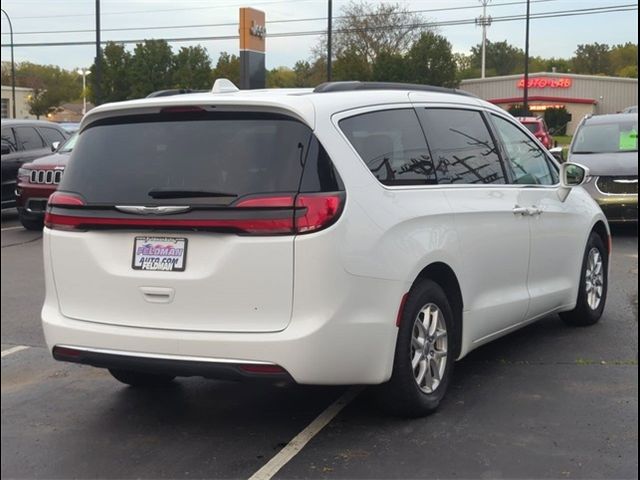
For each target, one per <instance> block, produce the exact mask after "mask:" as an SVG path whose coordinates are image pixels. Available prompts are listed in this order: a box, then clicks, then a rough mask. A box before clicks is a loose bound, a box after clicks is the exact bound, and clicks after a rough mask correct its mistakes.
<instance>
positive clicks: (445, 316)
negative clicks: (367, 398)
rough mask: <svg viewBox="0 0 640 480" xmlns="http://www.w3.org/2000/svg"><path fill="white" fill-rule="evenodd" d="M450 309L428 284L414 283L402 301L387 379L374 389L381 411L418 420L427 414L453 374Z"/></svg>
mask: <svg viewBox="0 0 640 480" xmlns="http://www.w3.org/2000/svg"><path fill="white" fill-rule="evenodd" d="M453 332H454V317H453V310H452V309H451V306H450V305H449V301H448V299H447V296H446V294H445V293H444V291H443V290H442V288H441V287H440V286H439V285H438V284H437V283H435V282H433V281H431V280H425V281H423V282H421V283H419V284H418V285H415V286H414V287H413V288H412V289H411V292H410V293H409V297H408V299H407V302H406V303H405V308H404V311H403V312H402V319H401V323H400V329H399V331H398V340H397V344H396V354H395V359H394V364H393V373H392V375H391V379H390V380H389V382H387V383H386V384H384V385H382V386H381V387H380V389H381V394H382V400H383V407H384V408H385V409H387V410H389V411H390V412H391V413H394V414H397V415H401V416H408V417H418V416H423V415H427V414H429V413H432V412H433V411H435V410H436V409H437V408H438V405H439V404H440V401H441V400H442V398H443V397H444V395H445V393H446V390H447V387H448V385H449V380H450V378H451V375H452V373H453V362H454V360H455V359H454V357H453V352H454V351H455V348H454V345H453V341H454V340H453V339H454V335H453Z"/></svg>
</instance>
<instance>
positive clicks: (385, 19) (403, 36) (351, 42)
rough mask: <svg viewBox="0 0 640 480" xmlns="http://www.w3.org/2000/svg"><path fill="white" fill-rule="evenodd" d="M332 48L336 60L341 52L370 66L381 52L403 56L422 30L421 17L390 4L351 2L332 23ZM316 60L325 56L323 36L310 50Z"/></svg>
mask: <svg viewBox="0 0 640 480" xmlns="http://www.w3.org/2000/svg"><path fill="white" fill-rule="evenodd" d="M334 28H335V31H334V35H333V48H334V55H335V56H336V59H338V58H340V57H343V56H344V54H345V52H350V53H349V55H350V56H351V55H356V56H357V57H358V58H364V59H365V60H366V61H367V62H368V63H370V64H372V63H373V62H374V61H375V59H376V58H377V57H378V55H380V54H381V53H382V52H385V53H389V54H400V55H402V54H405V53H406V52H407V51H408V50H409V48H410V47H411V45H412V44H413V43H414V42H415V41H416V40H417V39H418V37H419V36H420V34H421V33H422V32H424V31H426V27H425V26H424V20H423V18H422V16H421V15H419V14H416V13H413V12H411V11H409V10H408V9H407V8H405V7H404V6H402V5H400V4H397V3H393V4H388V3H381V4H378V5H374V4H371V3H368V2H366V1H359V2H356V1H351V2H350V3H349V4H347V5H346V6H345V7H343V8H342V12H341V15H340V17H339V18H338V20H337V21H336V23H335V27H334ZM314 50H315V51H314V53H315V54H316V56H317V57H322V56H325V55H326V51H327V48H326V37H325V38H322V39H321V40H320V42H319V44H318V45H317V46H316V48H315V49H314Z"/></svg>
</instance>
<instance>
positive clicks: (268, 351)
mask: <svg viewBox="0 0 640 480" xmlns="http://www.w3.org/2000/svg"><path fill="white" fill-rule="evenodd" d="M45 269H46V267H45ZM48 274H49V272H45V275H48ZM49 280H51V278H49V279H48V280H47V282H49ZM357 284H359V285H360V287H357V288H355V289H353V290H352V292H351V294H350V295H349V296H350V297H351V298H352V299H353V300H354V301H355V303H351V301H349V302H347V303H346V304H342V305H337V306H336V305H334V308H333V309H332V310H333V312H332V314H330V315H326V313H325V314H323V313H321V312H318V311H307V312H306V313H304V314H302V313H301V314H300V315H298V316H294V317H293V318H292V320H291V322H290V324H289V326H288V327H287V328H286V329H285V330H282V331H279V332H268V333H225V332H202V331H182V330H181V331H178V330H167V329H151V328H138V327H126V326H119V325H107V324H103V323H95V322H88V321H82V320H74V319H70V318H68V317H65V316H64V315H62V314H61V313H60V310H59V308H58V304H57V299H56V298H55V294H54V293H53V292H52V291H51V290H50V289H49V288H48V291H47V298H46V300H45V304H44V306H43V309H42V324H43V329H44V335H45V339H46V342H47V345H48V347H49V350H50V351H53V349H54V347H56V346H67V347H71V348H80V349H84V350H88V351H96V352H100V351H107V352H114V351H115V352H117V355H119V358H114V357H108V358H107V357H102V356H100V357H96V356H94V355H87V356H86V357H83V358H82V359H81V360H82V361H80V363H87V364H89V365H94V366H98V367H112V366H114V365H113V364H112V363H111V361H112V360H117V362H118V367H119V368H130V369H138V368H140V367H141V366H145V368H146V364H147V363H146V362H151V363H153V365H154V367H155V366H157V367H160V369H161V367H164V366H167V364H166V363H164V361H163V360H164V359H177V360H184V359H186V360H187V361H192V359H194V358H197V359H200V360H197V361H196V363H195V364H194V363H190V364H184V365H182V366H180V368H179V369H178V370H177V372H178V373H176V375H188V376H191V375H200V376H205V377H214V378H230V372H229V368H228V366H229V365H228V364H235V365H240V364H255V363H257V364H267V365H278V366H280V367H282V368H283V369H284V370H285V371H286V372H288V374H289V375H290V378H291V379H293V381H295V382H297V383H300V384H311V385H352V384H379V383H382V382H385V381H387V380H388V379H389V378H390V376H391V370H392V368H393V357H394V351H395V342H396V335H397V328H396V326H395V316H396V313H397V312H396V310H397V305H396V303H397V302H396V301H395V298H394V299H393V300H391V296H393V297H395V295H393V294H392V295H391V296H390V294H389V292H394V290H398V291H399V290H400V289H401V288H402V287H401V286H400V285H397V284H395V283H394V284H393V285H390V284H389V283H387V282H382V281H380V280H373V279H371V280H368V279H360V281H359V282H357ZM374 284H375V285H376V287H377V288H375V289H373V286H374ZM383 284H384V285H383ZM361 289H362V290H363V292H369V295H368V298H369V301H368V302H366V303H365V302H363V300H362V297H363V295H364V293H363V292H361V293H360V294H358V293H356V291H355V290H361ZM323 298H324V300H325V302H327V303H329V302H330V299H331V297H325V296H323ZM398 298H400V295H398ZM358 305H360V306H358ZM363 305H364V306H363ZM140 358H145V360H144V361H141V360H140ZM59 359H60V360H68V359H65V358H59ZM202 359H205V360H206V362H207V365H206V367H207V368H206V369H204V370H203V369H201V365H198V364H197V362H198V361H201V360H202ZM221 359H222V360H223V361H222V362H221V361H220V360H221ZM107 360H108V362H107ZM75 361H78V360H75ZM215 363H225V364H227V365H225V366H224V368H223V369H219V368H212V364H215ZM170 366H171V370H170V371H171V372H174V371H175V370H174V366H175V365H170ZM183 367H184V368H185V369H184V370H182V368H183ZM156 371H157V370H156ZM231 373H233V372H231ZM231 376H233V375H231ZM243 378H245V377H243Z"/></svg>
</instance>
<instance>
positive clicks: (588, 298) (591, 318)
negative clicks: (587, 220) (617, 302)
mask: <svg viewBox="0 0 640 480" xmlns="http://www.w3.org/2000/svg"><path fill="white" fill-rule="evenodd" d="M608 271H609V252H608V251H607V249H606V247H605V245H604V242H603V241H602V238H600V236H599V235H597V234H596V233H592V234H591V236H590V237H589V241H588V243H587V248H586V250H585V252H584V258H583V260H582V274H581V275H580V290H579V291H578V303H577V304H576V308H575V309H573V310H572V311H570V312H564V313H561V314H560V317H561V318H562V320H564V322H565V323H567V324H568V325H574V326H580V327H584V326H588V325H593V324H594V323H596V322H597V321H598V320H600V317H602V312H603V311H604V306H605V303H606V300H607V288H608V283H609V278H608Z"/></svg>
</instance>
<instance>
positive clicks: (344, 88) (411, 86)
mask: <svg viewBox="0 0 640 480" xmlns="http://www.w3.org/2000/svg"><path fill="white" fill-rule="evenodd" d="M355 90H415V91H419V92H438V93H453V94H456V95H464V96H466V97H474V98H477V97H476V96H475V95H474V94H472V93H469V92H465V91H464V90H458V89H457V88H446V87H434V86H432V85H418V84H415V83H399V82H360V81H349V82H325V83H321V84H320V85H318V86H317V87H316V88H314V89H313V91H314V93H327V92H353V91H355Z"/></svg>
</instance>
